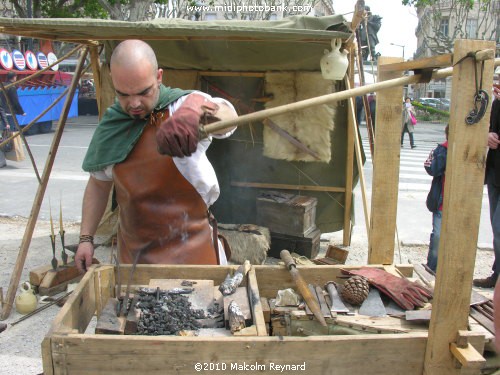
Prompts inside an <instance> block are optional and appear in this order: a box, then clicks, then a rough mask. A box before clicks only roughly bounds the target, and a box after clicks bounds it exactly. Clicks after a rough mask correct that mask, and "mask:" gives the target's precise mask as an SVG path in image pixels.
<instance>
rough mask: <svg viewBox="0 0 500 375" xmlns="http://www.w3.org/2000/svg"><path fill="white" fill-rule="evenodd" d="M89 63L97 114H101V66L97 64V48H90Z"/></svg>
mask: <svg viewBox="0 0 500 375" xmlns="http://www.w3.org/2000/svg"><path fill="white" fill-rule="evenodd" d="M90 62H91V64H92V75H93V77H94V87H95V96H96V102H97V113H99V114H100V113H101V64H100V63H99V50H98V47H97V46H91V47H90Z"/></svg>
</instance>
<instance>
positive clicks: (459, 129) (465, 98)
mask: <svg viewBox="0 0 500 375" xmlns="http://www.w3.org/2000/svg"><path fill="white" fill-rule="evenodd" d="M494 46H495V43H494V42H492V41H478V40H457V41H455V46H454V56H453V62H454V63H457V62H458V61H459V60H460V59H462V58H463V57H464V56H465V55H466V54H467V53H468V52H470V51H477V50H480V49H484V48H493V47H494ZM474 65H475V62H474V59H473V58H466V59H465V60H463V61H461V62H460V63H458V64H457V65H455V67H454V68H453V81H452V82H453V88H452V96H451V108H450V120H449V126H450V129H449V139H448V158H447V162H446V180H445V186H444V200H443V219H442V227H441V241H440V243H439V253H438V267H437V277H436V286H435V288H434V302H433V306H432V316H431V322H430V327H429V339H428V340H427V347H426V352H425V362H424V373H425V374H427V375H433V374H436V375H437V374H439V375H446V374H459V373H460V369H457V368H455V363H454V359H453V356H452V354H451V351H450V344H451V343H453V342H455V340H456V337H457V333H458V331H459V330H465V329H467V321H468V315H469V303H470V292H471V286H472V277H473V272H474V261H475V259H476V248H477V238H478V231H479V218H480V214H481V203H482V199H483V182H484V171H485V164H486V144H487V137H488V128H489V117H490V108H488V110H487V113H486V115H485V116H484V117H483V119H482V120H481V121H480V122H479V123H477V124H475V125H466V124H465V117H466V116H467V115H468V114H469V112H470V111H471V110H472V109H473V108H474V94H475V87H476V83H475V73H474ZM477 68H478V77H479V79H480V71H481V63H480V62H479V63H477ZM492 77H493V60H487V61H485V64H484V72H483V88H484V89H485V90H486V91H488V92H489V91H490V85H491V82H492ZM443 138H444V129H443ZM429 229H430V228H429Z"/></svg>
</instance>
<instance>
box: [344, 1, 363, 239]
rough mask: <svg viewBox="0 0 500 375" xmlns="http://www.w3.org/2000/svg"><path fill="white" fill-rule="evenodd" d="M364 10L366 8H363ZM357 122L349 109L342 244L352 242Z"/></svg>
mask: <svg viewBox="0 0 500 375" xmlns="http://www.w3.org/2000/svg"><path fill="white" fill-rule="evenodd" d="M363 10H364V8H363ZM354 51H356V48H355V46H354V45H351V47H350V51H349V80H350V85H351V87H353V86H354ZM353 124H356V119H355V118H354V117H353V114H352V111H347V128H346V158H345V159H346V160H345V195H344V197H345V198H344V231H343V238H342V244H343V245H344V246H349V245H350V244H351V234H352V225H351V222H352V220H351V219H352V218H351V208H352V185H353V182H352V179H353V176H354V132H353V130H352V129H353V127H354V126H355V125H353Z"/></svg>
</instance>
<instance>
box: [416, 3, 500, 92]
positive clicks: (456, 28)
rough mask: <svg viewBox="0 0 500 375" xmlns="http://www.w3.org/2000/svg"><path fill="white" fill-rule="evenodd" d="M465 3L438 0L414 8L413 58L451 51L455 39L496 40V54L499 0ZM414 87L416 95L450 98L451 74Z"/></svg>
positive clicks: (499, 43)
mask: <svg viewBox="0 0 500 375" xmlns="http://www.w3.org/2000/svg"><path fill="white" fill-rule="evenodd" d="M466 3H468V2H465V1H462V2H460V1H457V0H440V1H437V2H436V3H435V4H434V5H426V6H422V7H417V16H418V19H419V23H418V26H417V29H416V31H415V35H416V37H417V50H416V52H415V55H414V56H413V57H414V58H415V59H418V58H425V57H430V56H436V55H439V54H445V53H452V52H453V44H454V42H455V40H456V39H481V40H495V41H496V55H497V57H498V56H499V54H500V52H499V51H500V48H499V46H500V0H487V1H485V0H475V1H474V2H473V5H472V7H469V6H468V5H467V4H466ZM413 89H414V92H415V94H414V95H415V97H417V98H418V97H431V98H432V97H433V98H449V97H450V96H451V77H449V78H447V79H441V80H437V81H431V82H429V83H427V84H418V85H414V87H413Z"/></svg>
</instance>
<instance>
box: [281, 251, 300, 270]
mask: <svg viewBox="0 0 500 375" xmlns="http://www.w3.org/2000/svg"><path fill="white" fill-rule="evenodd" d="M280 257H281V260H282V261H283V262H285V266H286V268H288V269H291V268H292V266H294V267H296V266H297V265H296V264H295V261H294V260H293V258H292V256H291V255H290V252H289V251H288V250H281V252H280Z"/></svg>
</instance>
